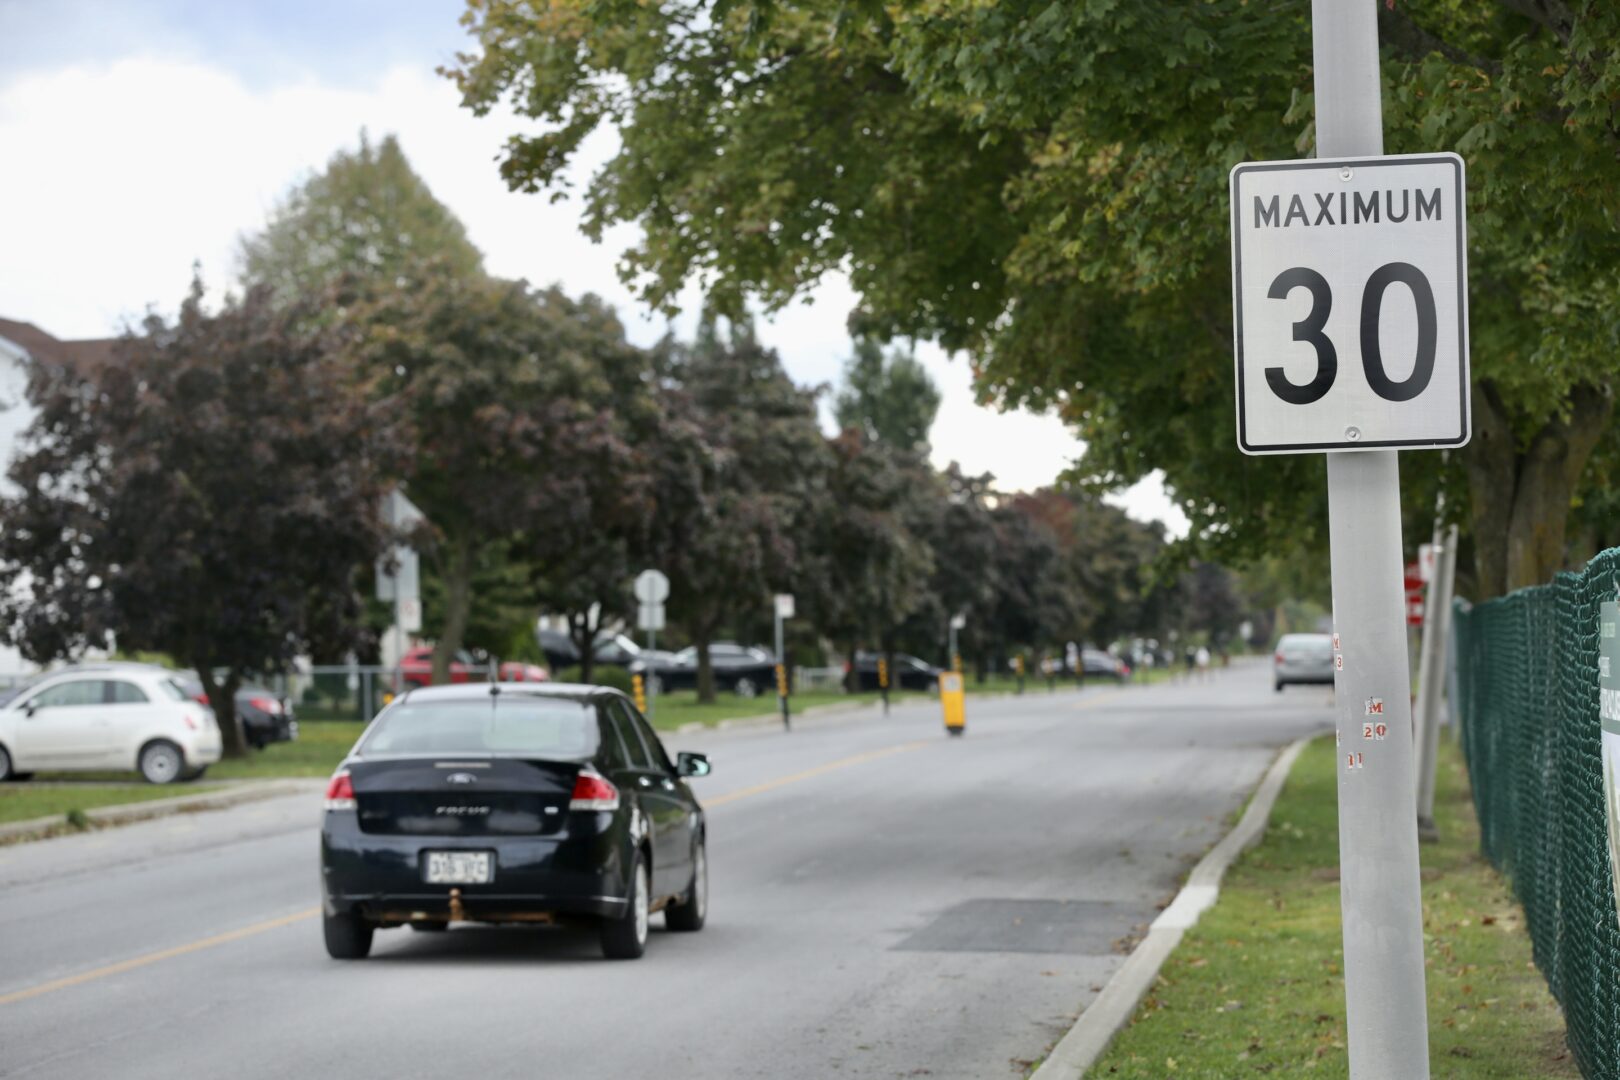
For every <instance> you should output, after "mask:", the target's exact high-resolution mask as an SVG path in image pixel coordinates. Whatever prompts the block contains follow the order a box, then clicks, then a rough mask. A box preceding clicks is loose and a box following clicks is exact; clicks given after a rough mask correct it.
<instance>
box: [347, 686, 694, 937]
mask: <svg viewBox="0 0 1620 1080" xmlns="http://www.w3.org/2000/svg"><path fill="white" fill-rule="evenodd" d="M708 771H709V763H708V760H707V759H706V758H704V757H703V755H701V754H690V753H683V754H681V755H680V756H679V759H678V761H677V762H671V761H670V760H669V757H668V755H667V754H666V753H665V752H664V747H663V744H662V743H660V742H659V740H658V736H657V735H656V734H654V732H653V730H652V728H651V727H649V726H648V724H647V721H646V720H645V719H644V718H643V717H642V716H641V714H640V713H639V712H637V711H636V708H635V706H634V705H632V704H631V703H630V701H629V699H628V698H626V697H625V696H624V695H623V694H621V693H619V692H618V691H616V690H610V689H608V688H606V687H595V686H548V685H546V684H544V683H535V684H531V683H494V684H490V683H484V684H462V685H451V686H435V687H430V688H426V689H420V690H412V691H410V692H409V693H407V694H405V695H404V696H402V697H401V698H399V699H398V700H396V701H395V702H394V703H393V704H391V705H390V706H389V707H388V708H386V709H384V710H383V711H382V713H380V714H379V715H378V716H377V718H376V719H375V720H374V721H372V723H371V725H370V726H369V727H368V728H367V729H366V732H365V734H364V735H362V736H361V737H360V741H359V742H358V743H356V744H355V747H354V749H353V750H351V751H350V752H349V756H348V757H347V758H346V759H345V760H344V762H343V764H342V765H340V766H339V768H338V771H337V773H336V774H335V775H334V776H333V777H332V781H331V783H330V784H329V785H328V786H327V790H326V817H325V823H324V824H323V826H322V828H321V886H322V894H323V895H322V913H323V915H324V920H323V922H324V924H325V925H324V929H325V936H326V951H327V952H328V953H329V954H330V955H331V956H332V957H334V958H335V959H340V960H356V959H360V958H361V957H364V956H365V955H366V954H367V953H368V952H369V951H370V949H371V940H372V934H373V932H374V931H376V930H379V929H385V928H388V927H394V926H410V927H411V928H412V929H414V930H444V929H446V928H447V927H449V926H450V925H451V924H452V923H456V922H481V923H528V924H534V923H553V922H558V921H564V920H580V919H583V920H589V921H594V922H596V923H597V924H598V925H599V927H600V933H601V942H602V952H603V953H604V954H605V955H607V956H608V957H610V958H613V959H633V958H635V957H638V956H640V955H641V954H642V950H643V949H644V948H645V947H646V943H647V918H648V916H649V915H650V914H651V913H653V912H656V911H660V910H661V911H663V912H664V924H665V926H666V927H668V928H669V929H670V930H701V929H702V928H703V921H704V916H705V914H706V913H707V910H708V859H707V855H706V853H705V848H704V838H705V825H704V816H703V809H702V807H700V806H699V805H698V801H697V799H696V798H694V797H693V795H692V792H691V790H690V789H689V788H688V787H687V785H686V780H687V778H689V777H694V776H703V775H705V774H707V773H708Z"/></svg>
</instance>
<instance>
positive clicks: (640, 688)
mask: <svg viewBox="0 0 1620 1080" xmlns="http://www.w3.org/2000/svg"><path fill="white" fill-rule="evenodd" d="M630 688H631V689H632V690H634V691H635V699H636V708H637V709H639V710H640V711H641V712H643V713H645V712H646V711H647V680H646V679H643V678H642V677H641V673H640V672H637V673H635V674H634V675H631V676H630Z"/></svg>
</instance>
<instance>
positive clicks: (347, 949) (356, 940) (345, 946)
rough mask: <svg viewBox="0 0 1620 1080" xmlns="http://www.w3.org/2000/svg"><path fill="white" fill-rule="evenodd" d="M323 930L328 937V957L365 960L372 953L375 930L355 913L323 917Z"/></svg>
mask: <svg viewBox="0 0 1620 1080" xmlns="http://www.w3.org/2000/svg"><path fill="white" fill-rule="evenodd" d="M321 930H322V932H323V933H324V935H325V937H326V955H328V956H330V957H331V958H332V959H334V960H364V959H365V958H366V955H367V954H368V953H370V952H371V935H372V933H373V932H374V931H373V928H372V926H371V924H370V923H368V922H366V920H365V919H363V918H361V917H360V916H359V915H358V914H356V913H355V912H352V911H349V912H344V913H342V914H339V915H323V916H322V917H321Z"/></svg>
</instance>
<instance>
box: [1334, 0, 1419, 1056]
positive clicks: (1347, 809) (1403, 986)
mask: <svg viewBox="0 0 1620 1080" xmlns="http://www.w3.org/2000/svg"><path fill="white" fill-rule="evenodd" d="M1375 5H1376V0H1311V36H1312V52H1313V55H1314V60H1315V74H1316V156H1317V157H1318V158H1369V157H1377V156H1381V155H1382V154H1383V152H1384V132H1383V106H1382V102H1381V101H1380V96H1379V95H1380V82H1379V71H1378V12H1377V7H1376V6H1375ZM1327 474H1328V529H1329V539H1330V542H1331V545H1332V569H1333V629H1334V644H1335V646H1336V647H1337V648H1336V656H1335V665H1336V666H1338V667H1339V670H1338V671H1337V674H1336V684H1335V686H1336V702H1337V708H1336V713H1337V738H1338V745H1339V764H1338V770H1337V771H1338V778H1339V874H1340V897H1341V903H1342V907H1343V915H1344V989H1345V1014H1346V1027H1347V1033H1348V1036H1349V1040H1348V1041H1349V1057H1350V1076H1351V1080H1428V1076H1429V1020H1428V1007H1427V1001H1426V999H1425V994H1424V975H1423V908H1422V895H1421V888H1420V883H1419V876H1418V838H1417V827H1416V821H1417V813H1416V800H1415V795H1414V788H1413V782H1412V781H1413V770H1412V740H1410V739H1408V738H1406V737H1405V733H1406V732H1408V731H1410V730H1412V726H1411V698H1410V693H1411V681H1410V679H1411V676H1410V670H1409V667H1408V662H1407V652H1406V640H1405V638H1406V633H1405V628H1406V613H1405V605H1404V603H1403V595H1402V590H1401V577H1402V568H1403V565H1404V563H1403V559H1402V557H1401V499H1400V468H1399V463H1398V458H1397V454H1396V451H1393V450H1367V451H1361V452H1342V451H1341V452H1331V453H1329V454H1328V455H1327ZM1374 701H1381V702H1382V708H1383V710H1384V713H1383V719H1384V722H1386V723H1387V724H1388V725H1389V729H1390V730H1391V731H1393V732H1396V733H1397V737H1395V738H1388V739H1383V740H1378V741H1369V740H1366V739H1364V738H1363V731H1362V729H1363V725H1364V723H1365V722H1366V721H1367V714H1368V713H1369V712H1371V710H1372V709H1373V705H1372V704H1371V703H1372V702H1374Z"/></svg>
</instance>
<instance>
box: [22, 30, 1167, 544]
mask: <svg viewBox="0 0 1620 1080" xmlns="http://www.w3.org/2000/svg"><path fill="white" fill-rule="evenodd" d="M462 8H463V5H462V4H461V3H460V2H459V0H236V2H232V3H228V4H222V3H218V2H215V0H52V2H49V3H45V2H40V0H0V316H3V317H6V318H12V319H20V320H23V321H27V322H32V323H35V324H37V325H38V326H40V327H41V328H43V329H45V330H47V331H49V332H50V333H53V334H55V335H57V336H58V337H69V338H71V337H97V336H104V335H107V334H110V333H116V332H117V331H119V330H120V329H121V328H122V327H123V325H124V324H125V323H126V322H129V321H133V320H135V319H138V318H139V317H140V316H141V315H142V314H143V313H144V311H145V310H146V309H147V307H148V306H149V305H154V304H155V305H156V306H157V307H158V308H159V309H160V310H164V311H172V310H173V309H174V308H175V307H176V306H177V305H178V302H179V299H180V297H181V296H182V295H183V294H184V293H185V290H186V287H187V284H188V282H189V280H190V275H191V267H192V264H193V263H198V264H200V265H201V267H202V272H203V275H204V280H205V281H206V282H207V283H208V284H209V285H210V286H211V287H213V288H223V287H227V286H229V285H230V284H232V281H233V278H234V274H235V268H236V260H235V250H236V243H237V239H238V237H239V236H241V235H242V234H243V233H245V232H252V231H254V230H256V229H258V228H260V227H262V226H263V224H264V222H265V219H266V216H267V215H268V213H269V212H270V210H271V209H272V208H273V207H274V206H275V204H276V202H277V200H278V199H279V198H281V196H282V195H283V194H284V193H285V191H286V190H287V188H288V187H289V186H291V185H293V184H295V183H297V182H299V181H300V180H302V179H304V178H306V177H307V176H309V175H310V173H311V172H312V171H315V170H317V169H319V168H321V167H322V166H323V165H324V163H325V162H326V161H327V159H328V158H330V157H331V155H332V154H333V152H334V151H336V150H338V149H340V148H342V147H345V146H353V145H354V144H355V143H356V142H357V141H358V136H359V132H360V130H361V129H362V128H365V129H368V130H369V131H370V132H371V133H372V135H373V136H381V135H383V134H386V133H388V132H393V133H396V134H397V135H398V136H399V138H400V142H401V145H402V146H403V148H404V150H405V153H406V155H407V156H408V157H409V158H410V160H411V164H412V165H413V167H414V168H415V169H416V171H417V172H418V173H420V174H421V175H422V177H423V178H424V179H425V180H426V181H427V183H428V185H429V186H430V187H431V188H432V189H433V192H434V194H435V195H436V196H438V198H439V199H441V200H443V201H444V202H445V203H447V204H448V205H449V206H450V208H451V209H452V210H454V211H455V213H456V214H457V215H458V216H459V217H460V218H461V219H462V221H463V222H465V223H466V226H467V231H468V233H469V235H470V236H471V238H472V241H473V242H474V243H475V244H477V245H478V247H479V248H480V249H481V250H482V251H483V252H484V254H485V257H486V265H487V266H488V268H489V270H490V271H491V272H492V273H495V274H499V275H502V276H505V277H523V278H527V279H528V280H530V281H532V282H534V283H536V284H549V283H551V282H557V283H559V284H561V285H562V286H563V288H564V289H566V290H567V291H568V292H570V293H575V294H578V293H584V292H594V293H597V294H598V295H601V296H604V297H606V298H607V299H608V300H610V301H611V302H612V303H613V304H615V305H616V306H617V307H618V308H619V311H620V314H621V317H622V318H623V319H624V322H625V325H626V327H627V328H628V331H629V333H630V336H631V337H632V338H633V339H634V340H636V341H638V342H640V343H643V344H647V343H651V342H652V341H654V340H656V339H657V338H658V337H660V336H661V335H662V334H663V333H664V332H665V330H666V329H667V328H668V324H667V323H666V321H665V320H664V319H663V318H662V317H661V316H660V317H655V316H651V315H650V314H649V313H648V312H647V310H646V309H645V308H644V307H643V306H642V305H640V304H639V303H637V302H636V301H635V300H634V298H633V297H632V296H631V294H630V293H629V292H627V291H626V290H625V288H624V287H623V286H622V285H621V284H620V283H619V281H618V278H617V276H616V275H615V273H614V264H615V261H616V259H617V256H618V254H619V253H620V252H621V251H622V250H623V249H625V248H626V247H628V246H629V245H630V244H631V243H632V242H633V240H634V235H635V234H634V233H633V232H632V231H629V230H620V231H618V232H617V233H615V234H612V235H609V236H608V237H607V238H606V239H605V240H604V242H603V243H602V244H600V245H593V244H592V243H590V241H588V240H586V239H585V238H584V237H583V236H581V235H580V233H579V229H578V220H579V204H578V202H577V201H566V202H563V203H560V204H555V205H554V204H552V203H550V202H549V200H548V199H547V198H546V197H545V196H536V195H519V194H513V193H510V192H508V191H507V190H506V188H505V186H504V185H503V184H502V183H501V182H500V179H499V176H498V175H497V173H496V170H495V165H494V159H495V156H496V153H497V151H498V149H499V147H500V144H501V141H502V140H503V138H504V137H505V136H506V135H508V134H510V133H511V131H512V130H513V129H514V127H515V126H516V125H517V121H515V120H514V119H513V118H512V117H511V116H510V115H499V114H497V115H492V116H490V117H487V118H484V119H478V118H475V117H473V116H472V114H471V113H469V112H467V111H466V110H464V109H462V108H460V107H459V105H458V104H457V99H456V94H455V91H454V89H453V88H452V87H451V86H450V85H449V83H448V82H447V81H445V80H444V79H441V78H439V77H438V76H436V75H435V74H434V68H435V67H436V66H438V65H440V64H444V63H447V62H448V61H450V60H451V59H452V57H453V55H454V53H455V51H456V50H457V49H458V48H462V47H464V41H465V38H464V34H463V31H462V30H461V27H460V26H459V25H458V23H457V17H458V16H459V14H460V12H461V10H462ZM611 152H612V143H611V138H610V137H609V136H602V137H598V138H597V139H596V141H595V142H594V144H592V145H589V146H587V148H586V155H585V158H584V159H583V160H582V162H581V169H580V170H578V171H579V176H578V177H577V179H578V180H580V181H583V180H584V179H585V178H586V177H587V176H588V173H589V163H590V162H591V161H597V162H599V161H601V160H604V159H605V158H606V156H607V155H608V154H610V153H611ZM684 300H685V303H686V306H687V310H688V312H690V311H691V310H692V309H693V308H695V306H696V303H697V297H696V295H695V294H693V295H690V296H688V297H685V298H684ZM807 301H808V302H806V303H801V304H795V305H793V306H792V307H790V308H789V309H787V310H786V311H783V312H781V313H780V314H778V315H777V316H776V317H775V318H774V319H773V320H771V321H770V322H768V323H764V324H762V325H761V327H760V332H761V336H762V338H763V339H764V340H765V341H766V342H767V343H768V344H770V345H772V346H774V347H775V348H776V349H777V350H778V351H779V352H780V353H781V355H782V359H783V362H784V363H785V364H786V366H787V369H788V371H789V373H790V374H791V375H792V376H793V378H794V379H796V380H797V381H799V382H801V383H805V384H817V383H832V382H835V381H836V380H837V378H838V375H839V372H840V370H841V368H842V365H843V362H844V360H845V358H846V357H847V356H848V354H849V340H848V337H847V335H846V334H845V330H844V318H845V316H846V315H847V314H848V312H849V310H850V308H851V307H852V306H853V303H854V296H853V294H852V293H851V291H850V289H849V287H848V284H847V282H845V281H844V280H842V279H832V280H828V281H827V282H825V283H824V284H823V285H822V286H821V287H820V288H819V289H817V290H816V291H815V292H814V293H813V294H812V295H811V296H809V297H808V298H807ZM690 327H691V317H690V314H688V315H687V316H685V317H683V318H681V319H678V320H677V321H676V324H675V329H676V330H677V332H682V333H685V332H689V331H690ZM918 358H919V359H920V360H922V361H923V363H925V364H926V365H927V367H928V369H929V371H930V373H931V374H932V375H933V377H934V378H935V380H936V381H937V382H938V383H939V385H940V389H941V391H942V393H943V396H944V401H943V404H942V406H941V408H940V414H939V419H938V421H937V422H936V424H935V426H934V430H933V433H932V441H933V445H934V458H935V461H936V463H938V464H939V465H941V466H944V465H946V464H948V463H949V462H951V461H957V462H960V463H961V464H962V466H963V467H964V468H965V469H967V470H969V471H971V472H991V473H994V474H995V475H996V477H997V478H998V482H999V485H1000V486H1001V487H1003V488H1006V489H1028V488H1033V487H1038V486H1040V485H1042V484H1045V483H1047V482H1049V481H1051V480H1052V479H1053V478H1054V477H1055V476H1056V475H1057V474H1058V473H1059V472H1060V471H1062V469H1063V468H1064V467H1065V466H1067V465H1068V464H1069V463H1070V462H1071V461H1072V460H1073V459H1074V457H1075V456H1076V455H1077V454H1078V452H1079V450H1080V446H1079V444H1078V443H1077V442H1076V441H1075V440H1074V439H1073V438H1072V436H1070V435H1069V433H1068V432H1067V431H1066V430H1065V429H1064V427H1063V425H1062V424H1060V423H1059V422H1058V421H1057V420H1056V419H1055V418H1053V417H1050V416H1034V415H1031V414H1029V413H1022V412H1020V413H1009V414H1001V413H996V412H993V411H991V410H988V409H985V408H982V407H980V406H978V405H977V404H975V403H974V400H973V394H972V389H971V378H970V375H969V372H968V367H967V364H966V362H965V361H963V360H962V359H961V358H957V359H955V360H952V359H950V358H948V357H946V356H945V355H944V354H943V353H942V352H940V351H939V350H938V349H935V348H933V347H931V346H922V347H920V348H919V349H918ZM1117 501H1119V502H1120V503H1121V504H1122V505H1124V506H1125V507H1126V508H1127V509H1128V510H1129V511H1130V512H1131V513H1132V514H1133V515H1135V516H1137V517H1139V518H1142V519H1143V520H1151V519H1159V520H1162V521H1165V522H1166V523H1167V525H1168V526H1169V527H1170V528H1171V530H1172V531H1173V532H1174V533H1176V534H1178V535H1179V534H1180V533H1182V532H1183V531H1184V529H1185V521H1186V519H1185V518H1184V517H1183V516H1182V515H1181V513H1180V511H1179V510H1177V508H1176V507H1175V506H1174V505H1173V504H1171V503H1170V501H1169V500H1168V499H1167V498H1166V497H1165V495H1164V492H1163V490H1162V488H1161V487H1160V485H1159V484H1158V483H1156V482H1152V481H1149V482H1145V483H1143V484H1140V485H1138V486H1137V487H1136V488H1133V489H1132V490H1130V491H1129V492H1126V493H1123V494H1122V495H1121V496H1120V497H1119V498H1118V499H1117Z"/></svg>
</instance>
